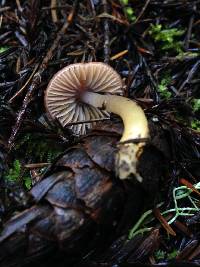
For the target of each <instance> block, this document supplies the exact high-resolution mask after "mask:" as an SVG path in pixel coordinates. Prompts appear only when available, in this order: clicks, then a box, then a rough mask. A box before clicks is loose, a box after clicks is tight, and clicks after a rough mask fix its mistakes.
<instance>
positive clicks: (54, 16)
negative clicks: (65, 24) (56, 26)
mask: <svg viewBox="0 0 200 267" xmlns="http://www.w3.org/2000/svg"><path fill="white" fill-rule="evenodd" d="M55 6H56V0H51V17H52V20H53V22H54V23H56V22H58V16H57V10H56V9H55Z"/></svg>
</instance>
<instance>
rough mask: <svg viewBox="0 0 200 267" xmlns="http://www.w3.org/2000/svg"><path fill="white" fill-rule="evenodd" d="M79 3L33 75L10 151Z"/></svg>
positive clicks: (14, 129) (12, 135)
mask: <svg viewBox="0 0 200 267" xmlns="http://www.w3.org/2000/svg"><path fill="white" fill-rule="evenodd" d="M77 4H78V0H77V1H75V2H74V6H73V8H72V11H71V12H70V14H69V16H68V18H67V21H66V22H65V23H64V25H63V27H62V28H61V30H60V31H59V32H58V33H57V37H56V39H55V41H54V43H53V44H52V46H51V47H50V49H49V51H48V52H47V54H46V56H45V58H44V59H43V61H42V64H41V66H40V68H39V70H38V72H37V73H35V74H34V76H33V80H32V83H31V85H30V86H29V88H28V91H27V93H26V96H25V98H24V101H23V104H22V107H21V110H20V111H19V114H18V117H17V121H16V123H15V125H14V127H13V128H12V133H11V136H10V138H9V140H8V149H9V151H10V150H11V149H12V147H13V144H14V141H15V138H16V135H17V133H18V131H19V129H20V127H21V124H22V122H23V119H24V117H25V113H26V109H27V107H28V105H29V104H30V102H31V100H32V97H33V94H34V92H35V90H36V89H37V88H38V86H39V84H40V81H41V76H42V74H43V72H44V71H45V70H46V68H47V67H48V63H49V61H50V60H51V58H52V57H53V54H54V52H55V50H56V48H57V47H58V44H59V42H60V40H61V38H62V36H63V34H65V32H66V30H67V29H68V27H69V26H70V25H71V23H72V21H73V17H74V14H75V10H76V7H77Z"/></svg>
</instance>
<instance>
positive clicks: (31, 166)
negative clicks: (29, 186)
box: [24, 162, 51, 169]
mask: <svg viewBox="0 0 200 267" xmlns="http://www.w3.org/2000/svg"><path fill="white" fill-rule="evenodd" d="M50 164H51V163H47V162H41V163H30V164H26V165H24V167H25V168H27V169H39V168H43V167H46V166H49V165H50Z"/></svg>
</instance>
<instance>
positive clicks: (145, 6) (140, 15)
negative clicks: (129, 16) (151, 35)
mask: <svg viewBox="0 0 200 267" xmlns="http://www.w3.org/2000/svg"><path fill="white" fill-rule="evenodd" d="M150 1H151V0H147V1H146V3H145V5H144V6H143V8H142V10H141V12H140V14H139V15H138V16H137V18H136V20H135V21H134V23H137V22H138V21H139V19H140V18H141V17H142V16H143V14H144V12H145V10H146V8H147V6H148V4H149V3H150Z"/></svg>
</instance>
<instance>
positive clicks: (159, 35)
mask: <svg viewBox="0 0 200 267" xmlns="http://www.w3.org/2000/svg"><path fill="white" fill-rule="evenodd" d="M184 32H185V31H184V30H182V29H177V28H170V29H167V28H163V26H162V25H161V24H156V25H153V24H151V27H150V30H149V34H150V35H151V36H152V38H153V39H154V41H155V42H156V43H158V45H159V46H160V49H161V50H164V51H169V50H172V51H174V52H176V53H178V54H179V53H183V45H182V42H181V41H179V38H178V37H180V36H182V35H183V33H184Z"/></svg>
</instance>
